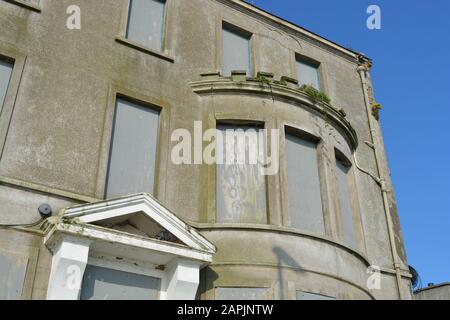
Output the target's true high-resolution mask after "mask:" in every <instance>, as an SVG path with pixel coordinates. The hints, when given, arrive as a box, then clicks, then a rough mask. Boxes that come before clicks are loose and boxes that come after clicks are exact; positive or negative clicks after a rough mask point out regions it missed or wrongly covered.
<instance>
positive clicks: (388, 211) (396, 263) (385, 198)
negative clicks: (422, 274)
mask: <svg viewBox="0 0 450 320" xmlns="http://www.w3.org/2000/svg"><path fill="white" fill-rule="evenodd" d="M368 71H369V67H368V66H367V65H360V66H359V67H358V73H359V75H360V76H361V82H362V86H363V92H364V100H365V104H366V111H367V117H368V119H369V130H370V137H371V140H372V145H373V150H374V154H375V163H376V166H377V170H378V174H379V176H380V178H376V177H374V178H375V180H377V182H378V184H379V186H380V188H381V193H382V195H383V205H384V212H385V214H386V221H387V227H388V234H389V242H390V247H391V253H392V259H393V263H394V270H395V276H396V279H397V289H398V296H399V299H400V300H403V292H402V287H401V283H402V275H401V270H400V263H399V261H398V256H397V246H396V244H395V237H394V228H393V223H392V216H391V209H390V207H389V200H388V195H387V192H388V190H387V185H386V179H384V178H383V176H382V170H381V165H380V158H379V155H378V147H377V146H378V145H377V139H376V137H375V129H374V125H373V115H372V108H371V105H370V99H369V93H368V84H367V78H366V72H368ZM353 155H354V157H355V160H356V156H355V154H353ZM358 168H359V167H358ZM359 169H360V168H359ZM360 170H361V171H363V172H365V173H368V172H367V171H366V170H363V169H360ZM368 174H369V175H371V174H370V173H368ZM371 176H372V177H373V175H371Z"/></svg>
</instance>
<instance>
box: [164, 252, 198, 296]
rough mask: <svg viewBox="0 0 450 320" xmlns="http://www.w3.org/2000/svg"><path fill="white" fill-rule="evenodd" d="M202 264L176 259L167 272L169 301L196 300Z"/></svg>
mask: <svg viewBox="0 0 450 320" xmlns="http://www.w3.org/2000/svg"><path fill="white" fill-rule="evenodd" d="M200 266H201V262H194V261H189V260H185V259H175V260H174V261H173V262H172V263H170V264H169V266H168V268H167V269H168V270H167V283H168V285H167V290H166V293H167V296H166V298H167V300H195V295H196V293H197V289H198V285H199V282H200Z"/></svg>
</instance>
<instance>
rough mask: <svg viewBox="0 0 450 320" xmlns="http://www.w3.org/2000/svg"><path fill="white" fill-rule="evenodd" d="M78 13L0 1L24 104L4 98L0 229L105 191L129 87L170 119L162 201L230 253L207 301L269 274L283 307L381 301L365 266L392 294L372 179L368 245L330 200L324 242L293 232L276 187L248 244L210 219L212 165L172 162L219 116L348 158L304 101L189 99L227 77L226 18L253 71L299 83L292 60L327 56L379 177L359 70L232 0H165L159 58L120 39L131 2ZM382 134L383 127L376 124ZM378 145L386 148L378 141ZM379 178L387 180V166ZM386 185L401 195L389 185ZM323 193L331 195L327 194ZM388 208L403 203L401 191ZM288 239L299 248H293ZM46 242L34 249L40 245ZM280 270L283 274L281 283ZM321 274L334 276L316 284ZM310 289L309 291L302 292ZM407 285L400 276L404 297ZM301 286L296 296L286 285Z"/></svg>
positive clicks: (363, 196)
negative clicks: (306, 135) (176, 151)
mask: <svg viewBox="0 0 450 320" xmlns="http://www.w3.org/2000/svg"><path fill="white" fill-rule="evenodd" d="M71 4H73V3H72V2H71V1H69V0H42V1H41V8H42V10H41V12H36V11H32V10H28V9H26V8H23V7H19V6H17V5H14V4H11V3H9V2H6V1H0V9H1V10H0V25H2V26H5V28H2V33H1V35H0V54H3V55H5V54H6V53H8V52H15V53H17V54H18V55H20V56H26V63H25V65H24V69H23V73H22V74H21V76H20V86H19V89H18V92H17V97H16V98H14V99H9V100H8V101H14V102H13V104H14V112H13V113H12V116H11V119H0V123H2V124H3V123H8V127H7V136H6V142H5V144H4V146H2V147H3V152H2V155H1V158H0V184H1V190H0V191H1V192H0V195H2V201H0V214H1V215H0V217H1V219H0V220H1V221H0V222H1V223H16V222H22V223H28V222H33V221H35V218H38V216H37V213H36V208H37V206H38V205H39V204H41V203H44V202H49V203H50V204H51V205H52V207H53V209H54V212H58V210H60V209H61V208H63V207H65V206H68V205H72V204H78V203H81V202H86V201H95V200H96V199H101V198H102V197H103V196H104V194H105V185H106V175H107V166H108V155H109V146H110V137H111V126H112V121H113V114H114V103H115V96H116V95H115V93H116V92H117V91H120V92H121V93H125V94H126V95H127V96H131V97H134V98H139V99H141V100H146V101H147V102H151V103H153V104H156V105H158V106H163V107H164V108H163V113H164V115H165V116H167V117H165V118H164V120H161V128H160V133H161V134H160V140H161V141H163V143H160V144H159V148H158V154H159V156H158V159H157V160H156V171H155V190H154V193H155V196H156V197H157V198H158V199H159V200H160V201H161V202H162V203H163V204H164V205H165V206H167V207H168V208H169V209H171V210H172V211H174V212H175V213H176V214H177V215H179V216H180V217H181V218H184V219H185V220H187V221H189V222H191V223H192V224H193V225H196V226H197V227H198V228H199V229H200V230H201V232H202V233H204V234H205V235H206V236H207V237H208V238H210V239H211V240H212V241H213V242H214V243H215V244H216V245H217V246H218V248H219V250H218V252H221V254H219V255H218V256H217V257H216V258H215V261H214V264H213V266H212V267H211V269H210V270H209V271H207V272H205V273H206V274H208V277H207V279H208V283H207V285H206V284H205V286H204V287H205V289H204V291H203V292H202V297H204V298H209V297H211V296H213V294H212V293H211V292H210V291H211V290H213V287H214V286H215V285H216V284H217V285H224V286H226V285H232V284H233V282H234V281H236V282H242V281H244V280H245V279H248V283H247V285H252V286H257V287H261V285H259V283H260V282H262V281H263V280H261V279H266V280H267V281H270V283H267V284H265V285H264V287H266V285H268V286H273V287H274V296H275V297H278V298H283V297H284V298H286V297H287V296H288V294H290V295H289V297H291V298H295V291H296V290H306V289H309V290H306V291H307V292H314V290H313V289H314V287H315V288H319V290H318V291H321V292H319V293H321V294H324V295H327V293H328V292H327V291H335V292H339V293H340V297H342V298H372V297H371V296H370V295H369V294H368V293H367V292H366V291H364V290H365V289H364V286H365V280H366V277H367V274H366V273H365V269H366V267H367V266H368V264H369V263H370V264H375V265H378V266H381V267H383V268H384V270H386V273H383V281H382V284H383V290H381V291H376V290H375V291H373V292H372V295H373V297H374V298H380V299H383V298H394V299H395V298H396V291H395V290H396V289H395V277H394V276H393V274H392V271H390V270H391V268H392V257H391V256H390V254H389V252H390V247H389V241H388V235H387V228H386V221H385V218H384V211H383V206H382V198H381V192H380V189H379V186H378V185H377V184H376V183H375V182H374V181H372V180H371V179H370V178H369V177H367V176H366V175H365V174H363V173H361V172H358V171H356V172H355V184H356V186H357V190H358V194H357V198H358V202H359V203H360V205H361V207H362V208H361V225H362V229H363V234H364V240H365V241H364V243H361V247H360V248H359V249H358V252H357V253H355V252H354V251H352V250H353V249H351V248H346V247H345V246H342V245H341V244H340V243H339V241H340V235H339V232H338V230H335V226H337V225H338V221H337V220H336V219H337V217H336V216H335V215H334V214H333V212H335V208H334V206H335V204H334V203H332V201H329V202H327V203H328V204H327V207H326V208H325V209H324V210H326V211H327V212H330V214H329V215H326V217H327V219H328V218H329V219H331V220H330V221H329V223H328V225H330V226H332V227H331V230H327V233H328V234H329V237H327V238H324V239H321V238H320V237H319V238H317V237H314V236H311V235H308V234H304V233H302V232H299V231H298V230H292V229H290V228H289V227H288V224H286V223H285V222H284V221H283V218H282V215H283V210H282V207H283V205H284V203H285V201H284V200H283V198H282V196H281V195H280V194H281V191H280V192H277V193H274V194H269V195H268V197H269V212H270V215H271V219H270V225H267V226H259V229H257V230H253V229H252V228H253V227H254V226H240V227H241V229H239V230H238V231H239V232H238V234H239V236H236V231H233V230H230V228H229V227H226V226H223V228H221V227H220V226H214V225H212V223H211V221H210V220H209V218H208V215H207V212H208V210H209V209H208V203H209V202H210V199H209V198H208V197H209V195H208V192H205V190H208V189H209V188H210V187H211V186H210V180H211V176H210V175H209V171H208V168H207V166H189V165H185V166H176V165H174V164H172V163H171V162H170V157H169V150H170V147H171V146H173V144H172V143H170V142H169V141H170V136H169V133H171V132H172V131H173V130H174V129H177V128H186V129H188V130H190V131H191V132H192V131H193V122H194V120H203V123H204V127H207V126H208V125H206V124H207V123H209V119H210V117H211V115H212V114H213V113H221V114H223V115H226V116H227V117H230V116H233V117H234V118H245V119H260V120H263V121H266V123H268V124H270V126H272V127H279V126H280V124H281V123H282V122H283V123H284V122H290V124H291V125H295V126H296V127H300V128H306V129H308V131H311V132H314V133H315V134H316V135H317V136H323V137H326V139H327V140H328V141H330V144H331V143H332V144H333V145H336V147H337V148H339V149H348V144H347V143H346V141H345V139H344V138H343V137H342V134H341V132H339V130H337V129H335V128H333V126H327V124H326V123H324V122H323V121H322V120H320V117H319V116H317V115H316V114H312V113H309V112H304V110H303V109H302V108H299V107H298V106H296V105H292V104H288V103H286V102H280V101H275V102H274V101H273V100H272V99H271V98H269V97H265V98H262V97H260V96H258V95H255V96H251V97H247V96H240V95H228V96H227V95H225V96H220V97H219V96H215V97H213V98H211V99H210V98H205V97H200V96H198V95H196V94H194V93H193V91H192V89H191V87H190V86H189V82H191V81H196V80H199V79H200V77H199V75H200V74H201V73H204V72H212V71H216V70H220V69H221V68H222V62H221V58H220V52H219V51H218V50H216V49H218V48H220V46H221V41H220V37H221V36H220V35H221V23H220V22H221V20H222V19H223V20H225V21H227V22H228V23H231V24H234V25H236V26H238V27H239V28H242V29H244V30H247V31H248V32H250V33H252V34H253V36H252V47H253V58H252V64H253V66H252V67H253V69H254V71H255V72H257V71H268V72H273V73H274V74H275V78H276V79H279V77H280V76H282V75H290V76H292V77H296V68H295V53H298V54H300V55H303V56H308V57H312V58H313V59H314V60H317V61H319V62H320V63H321V75H323V77H322V78H321V79H322V82H323V90H324V91H325V92H326V93H327V94H328V96H330V98H331V100H332V103H333V105H335V106H338V107H342V108H343V109H344V111H345V112H346V113H347V118H348V119H349V121H350V122H351V124H352V126H353V127H354V128H355V130H356V132H357V134H358V139H359V142H360V143H359V147H358V149H357V151H356V156H357V158H358V162H359V164H360V165H361V166H363V167H364V168H365V169H367V170H368V171H371V172H376V169H377V168H376V164H375V161H374V154H373V150H372V149H371V148H370V147H369V146H367V145H366V144H365V143H364V141H369V140H370V135H369V134H370V133H369V130H368V124H367V114H366V111H365V108H364V98H363V94H362V89H361V81H360V79H359V75H358V73H357V72H356V68H357V62H356V61H352V60H351V59H347V58H345V57H343V55H342V54H341V53H338V52H336V51H335V50H332V49H330V48H329V47H326V46H325V45H323V44H320V43H318V42H316V41H312V40H309V39H306V38H305V37H304V36H300V35H298V34H295V33H293V32H291V31H288V30H287V29H286V28H285V27H280V26H279V25H276V24H274V23H272V22H269V21H267V20H266V19H265V18H261V16H258V15H255V14H253V13H250V12H246V10H244V9H242V8H240V7H238V6H236V5H234V4H233V3H232V2H231V1H228V0H220V1H218V0H190V1H183V0H173V1H168V2H167V21H166V26H167V32H166V34H165V41H164V50H162V51H163V52H162V53H160V54H157V53H154V52H151V51H148V50H142V48H136V47H133V46H130V45H127V44H124V43H123V42H120V41H117V40H116V38H117V37H118V36H119V37H120V35H124V34H125V32H126V24H124V19H125V18H126V15H127V14H128V13H127V12H126V10H125V9H124V8H126V6H125V2H124V1H115V0H102V1H88V0H82V1H79V5H80V7H81V10H82V29H81V30H68V29H67V28H66V19H67V15H66V14H65V12H66V9H67V7H68V6H69V5H71ZM124 17H125V18H124ZM280 32H281V34H280ZM8 103H9V102H8ZM9 120H10V121H9ZM0 129H1V128H0ZM205 129H206V128H205ZM376 129H377V132H378V133H380V132H381V131H380V128H379V127H378V125H377V128H376ZM5 130H6V129H5ZM378 139H379V140H380V143H381V144H382V138H381V134H379V137H378ZM333 159H334V156H333V154H332V153H325V154H324V163H325V164H326V167H327V168H331V167H333V166H334V165H333ZM383 170H384V173H385V175H387V173H388V167H387V163H385V162H384V165H383ZM327 175H328V179H329V181H331V179H332V178H333V177H334V176H333V175H332V173H330V172H328V171H327ZM275 179H278V178H277V177H276V178H269V182H268V184H269V185H272V186H273V185H274V184H277V182H276V181H275ZM193 181H195V183H193ZM278 185H279V184H278ZM213 188H214V187H213ZM389 189H390V190H392V187H391V185H390V182H389ZM285 191H286V190H285ZM19 195H20V197H19ZM326 197H328V198H332V197H333V195H332V194H331V192H327V193H326ZM390 200H391V206H392V207H393V208H395V198H394V196H393V194H392V193H391V194H390ZM394 212H395V210H394ZM394 218H395V219H394V220H395V221H394V222H395V228H396V230H397V233H396V240H397V242H398V246H399V248H400V249H401V250H400V254H401V259H402V265H403V268H404V269H406V265H407V262H406V256H405V255H404V250H403V241H402V238H401V233H400V227H399V222H398V220H397V219H396V217H394ZM265 229H268V230H265ZM270 229H274V230H270ZM280 230H282V231H280ZM244 231H245V232H244ZM1 233H2V234H3V235H4V237H5V238H8V239H9V240H10V241H13V242H21V241H25V240H23V237H24V236H22V235H20V234H19V233H18V232H17V231H15V230H14V231H12V230H1ZM243 234H244V236H242V235H243ZM255 235H257V236H255ZM27 236H29V237H32V238H33V239H34V240H33V241H37V243H39V241H41V240H42V239H41V238H40V237H39V236H38V235H33V236H31V235H27ZM237 239H239V242H236V241H238V240H237ZM261 239H263V240H264V241H265V243H266V244H267V245H266V247H264V248H263V247H260V246H256V245H255V243H260V241H261ZM27 241H28V240H27ZM30 241H31V240H30ZM291 243H295V244H296V247H295V248H291V247H290V246H291ZM7 246H9V245H6V244H5V243H2V244H1V245H0V248H1V249H4V250H6V247H7ZM37 246H38V245H37V244H36V243H35V244H33V246H32V247H33V248H35V247H37ZM236 247H243V248H244V249H243V250H242V252H240V253H236V252H233V250H232V248H236ZM250 248H252V250H250ZM277 248H279V250H278V249H277ZM280 250H282V251H280ZM292 250H296V251H295V252H296V255H294V256H293V258H292V259H290V258H289V257H288V256H286V255H284V254H282V253H281V252H289V251H292ZM7 251H8V250H7ZM20 251H21V252H22V253H23V254H24V255H25V256H26V257H31V256H32V255H33V254H34V253H32V252H34V249H33V250H31V249H29V247H26V248H21V249H20ZM41 252H42V251H41ZM303 252H308V254H309V253H311V254H313V253H315V252H316V253H319V252H328V254H327V255H325V257H326V258H327V259H329V260H327V261H328V263H325V264H326V265H327V266H326V268H325V267H323V266H324V264H323V263H324V260H321V259H322V258H321V257H320V256H316V255H312V256H311V257H310V259H309V260H303V259H304V258H303ZM241 253H245V254H241ZM355 256H356V257H360V258H355ZM41 257H42V262H40V264H39V266H42V268H44V267H45V266H46V267H48V264H49V262H48V259H49V255H48V254H46V253H41ZM279 259H282V262H280V261H279ZM261 263H263V264H265V266H261ZM280 263H281V264H283V265H284V267H283V268H282V269H281V270H282V271H283V272H282V273H281V274H280V271H279V269H280V268H279V265H280ZM242 265H245V266H244V267H242ZM39 266H38V268H39ZM298 266H300V267H301V268H300V267H298ZM47 269H48V268H47ZM47 269H45V268H44V269H43V270H47ZM35 270H36V269H35ZM239 270H240V271H239ZM299 270H303V271H299ZM41 273H42V272H41ZM317 273H326V274H327V276H325V277H320V276H317ZM267 275H270V276H267ZM27 277H28V272H27ZM30 279H32V278H30ZM47 279H48V275H47ZM330 279H333V280H330ZM46 281H47V280H46V277H45V276H37V277H36V280H34V283H33V282H27V281H26V282H25V285H24V290H25V291H26V290H31V289H33V288H34V289H33V290H34V291H35V292H34V293H33V296H34V297H37V298H43V297H45V289H46ZM245 281H247V280H245ZM301 283H303V286H306V287H309V288H303V287H301V285H300V284H301ZM349 283H353V284H352V285H349ZM408 283H409V282H408V279H407V278H404V291H405V293H406V295H408V287H407V286H408ZM295 286H300V287H298V288H294V289H289V288H291V287H295ZM286 292H287V293H286ZM30 296H31V293H30Z"/></svg>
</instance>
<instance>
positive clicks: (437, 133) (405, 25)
mask: <svg viewBox="0 0 450 320" xmlns="http://www.w3.org/2000/svg"><path fill="white" fill-rule="evenodd" d="M248 2H250V3H253V4H255V5H257V6H259V7H261V8H263V9H265V10H267V11H269V12H271V13H274V14H275V15H278V16H280V17H282V18H285V19H287V20H289V21H292V22H294V23H296V24H298V25H300V26H302V27H305V28H307V29H309V30H311V31H313V32H315V33H318V34H319V35H322V36H324V37H326V38H329V39H330V40H333V41H335V42H337V43H339V44H341V45H343V46H345V47H349V48H352V49H354V50H355V51H358V52H362V53H364V54H366V55H367V56H368V57H370V58H372V59H373V60H374V68H373V71H372V78H373V82H374V88H375V95H376V99H377V100H378V101H379V102H380V103H381V104H382V105H383V107H384V109H383V110H382V112H381V117H382V118H381V119H382V127H383V133H384V139H385V143H386V148H387V153H388V157H389V165H390V168H391V171H392V179H393V182H394V188H395V193H396V197H397V201H398V205H399V213H400V219H401V223H402V230H403V236H404V239H405V242H406V250H407V253H408V259H409V263H410V264H411V265H412V266H414V267H415V268H416V269H417V270H418V271H419V273H420V276H421V278H422V282H423V285H424V286H426V285H427V283H429V282H434V283H440V282H446V281H450V248H449V247H450V170H449V168H448V165H449V164H450V34H449V33H450V1H448V0H433V1H424V0H422V1H418V0H413V1H407V0H395V1H392V0H373V1H366V0H343V1H335V0H314V1H305V0H250V1H248ZM371 4H375V5H378V6H380V8H381V13H382V29H381V30H373V31H371V30H369V29H367V28H366V19H367V17H368V15H367V14H366V9H367V7H368V6H369V5H371Z"/></svg>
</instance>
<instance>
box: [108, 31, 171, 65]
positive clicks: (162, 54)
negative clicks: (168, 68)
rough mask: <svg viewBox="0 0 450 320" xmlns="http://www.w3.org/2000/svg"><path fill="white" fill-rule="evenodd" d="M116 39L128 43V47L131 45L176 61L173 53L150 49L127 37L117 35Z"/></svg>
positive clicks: (153, 54)
mask: <svg viewBox="0 0 450 320" xmlns="http://www.w3.org/2000/svg"><path fill="white" fill-rule="evenodd" d="M116 41H117V42H118V43H121V44H124V45H126V46H128V47H131V48H133V49H136V50H139V51H142V52H145V53H148V54H150V55H152V56H155V57H158V58H161V59H164V60H166V61H169V62H172V63H174V62H175V59H174V58H173V57H172V55H170V54H168V53H167V52H159V51H156V50H153V49H150V48H148V47H145V46H142V45H140V44H139V43H136V42H134V41H131V40H129V39H126V38H124V37H122V36H117V37H116Z"/></svg>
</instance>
